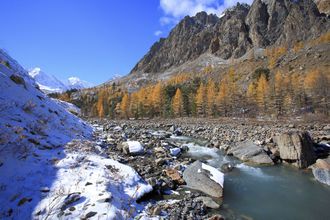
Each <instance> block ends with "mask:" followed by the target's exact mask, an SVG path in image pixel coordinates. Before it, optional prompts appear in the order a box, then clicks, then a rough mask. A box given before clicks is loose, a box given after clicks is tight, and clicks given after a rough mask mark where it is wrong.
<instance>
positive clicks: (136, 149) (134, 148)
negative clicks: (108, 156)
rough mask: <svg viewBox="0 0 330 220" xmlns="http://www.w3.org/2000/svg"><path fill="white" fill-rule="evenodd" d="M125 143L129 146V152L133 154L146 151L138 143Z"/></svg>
mask: <svg viewBox="0 0 330 220" xmlns="http://www.w3.org/2000/svg"><path fill="white" fill-rule="evenodd" d="M124 143H125V144H127V145H128V150H129V152H130V153H132V154H136V153H141V152H143V150H144V149H143V146H142V144H141V143H140V142H138V141H126V142H124Z"/></svg>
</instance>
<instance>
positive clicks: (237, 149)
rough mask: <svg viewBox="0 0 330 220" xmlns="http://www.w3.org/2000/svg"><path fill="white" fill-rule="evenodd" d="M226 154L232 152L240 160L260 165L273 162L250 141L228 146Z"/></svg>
mask: <svg viewBox="0 0 330 220" xmlns="http://www.w3.org/2000/svg"><path fill="white" fill-rule="evenodd" d="M227 154H232V155H234V156H235V157H237V158H239V159H240V160H242V161H245V162H250V163H254V164H261V165H273V164H274V162H273V161H272V159H271V158H270V157H269V156H268V155H267V153H266V152H265V151H264V150H263V149H262V148H261V147H260V146H258V145H256V144H255V143H253V142H252V141H244V142H240V143H238V144H237V145H235V146H233V147H231V148H229V150H228V151H227Z"/></svg>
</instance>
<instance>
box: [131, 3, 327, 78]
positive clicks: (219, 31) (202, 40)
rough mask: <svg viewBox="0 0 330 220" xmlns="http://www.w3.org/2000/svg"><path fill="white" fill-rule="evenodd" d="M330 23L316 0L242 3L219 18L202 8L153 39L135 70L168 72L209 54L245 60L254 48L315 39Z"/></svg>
mask: <svg viewBox="0 0 330 220" xmlns="http://www.w3.org/2000/svg"><path fill="white" fill-rule="evenodd" d="M329 27H330V21H329V17H327V16H326V15H325V14H321V13H320V12H319V10H318V8H317V5H316V4H315V3H314V1H313V0H299V1H291V0H268V1H264V0H255V1H254V2H253V3H252V5H251V6H249V5H246V4H240V3H238V4H237V5H236V6H235V7H233V8H231V9H228V10H226V11H225V13H224V14H223V16H221V17H220V18H219V17H217V16H216V15H213V14H210V15H208V14H207V13H206V12H199V13H197V14H196V16H193V17H190V16H186V17H184V18H183V19H182V20H181V21H180V22H179V23H178V24H177V25H176V26H175V27H174V28H173V29H172V31H171V32H170V34H169V35H168V37H167V38H161V39H160V40H159V41H157V42H156V43H154V44H153V45H152V46H151V48H150V50H149V51H148V52H147V54H146V55H145V56H144V57H143V58H142V59H141V60H140V61H139V62H138V63H137V64H136V65H135V66H134V68H133V69H132V70H131V72H130V74H134V73H160V72H165V71H167V70H168V69H170V68H172V67H176V66H179V65H182V64H183V63H186V62H187V61H191V60H195V59H197V58H198V57H199V56H200V55H202V54H205V53H211V54H213V55H215V56H217V57H220V58H222V59H231V58H240V57H242V56H243V55H245V54H246V53H247V52H248V51H249V50H251V49H252V48H266V47H269V46H279V45H282V44H288V45H292V44H294V43H296V42H299V41H305V40H311V39H313V38H316V37H318V36H320V35H321V34H322V33H324V32H326V31H327V30H329Z"/></svg>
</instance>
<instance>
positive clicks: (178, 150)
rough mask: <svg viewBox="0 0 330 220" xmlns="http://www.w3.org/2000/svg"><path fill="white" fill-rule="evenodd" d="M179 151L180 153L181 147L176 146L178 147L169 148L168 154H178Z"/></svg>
mask: <svg viewBox="0 0 330 220" xmlns="http://www.w3.org/2000/svg"><path fill="white" fill-rule="evenodd" d="M180 153H181V149H180V148H178V147H175V148H171V149H170V154H171V155H172V156H178V155H179V154H180Z"/></svg>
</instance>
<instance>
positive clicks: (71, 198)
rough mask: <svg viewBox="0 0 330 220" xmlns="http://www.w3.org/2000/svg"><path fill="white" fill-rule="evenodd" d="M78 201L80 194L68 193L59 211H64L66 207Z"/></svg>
mask: <svg viewBox="0 0 330 220" xmlns="http://www.w3.org/2000/svg"><path fill="white" fill-rule="evenodd" d="M78 200H80V193H79V192H74V193H70V194H69V195H67V197H66V198H65V199H64V201H63V204H62V206H61V210H62V211H64V210H65V209H66V208H67V207H68V206H70V205H71V204H72V203H74V202H77V201H78Z"/></svg>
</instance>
